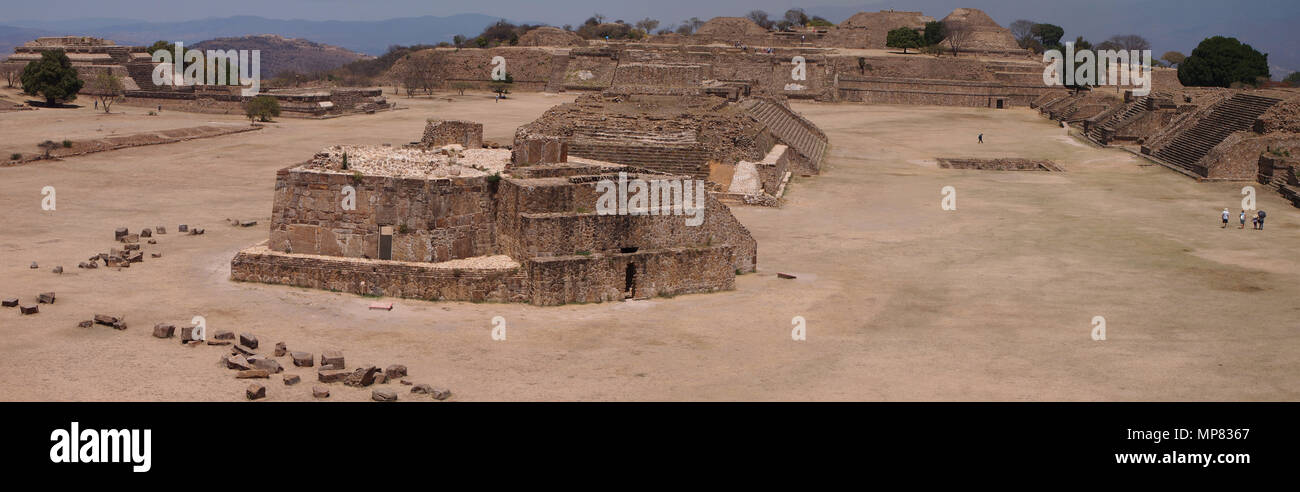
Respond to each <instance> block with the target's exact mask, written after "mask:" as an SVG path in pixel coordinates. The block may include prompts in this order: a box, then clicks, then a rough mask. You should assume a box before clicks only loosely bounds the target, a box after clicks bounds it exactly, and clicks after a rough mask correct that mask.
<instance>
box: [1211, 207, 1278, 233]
mask: <svg viewBox="0 0 1300 492" xmlns="http://www.w3.org/2000/svg"><path fill="white" fill-rule="evenodd" d="M1265 216H1267V214H1265V213H1264V211H1263V210H1257V211H1255V214H1254V215H1252V216H1251V218H1250V223H1251V224H1252V226H1253V227H1252V228H1253V229H1255V230H1257V231H1262V230H1264V217H1265ZM1230 217H1232V212H1230V211H1228V209H1226V208H1225V209H1223V214H1222V218H1223V228H1224V229H1227V228H1228V219H1229V218H1230ZM1237 220H1239V221H1241V227H1239V229H1245V228H1246V211H1245V210H1242V211H1241V213H1240V214H1238V215H1237Z"/></svg>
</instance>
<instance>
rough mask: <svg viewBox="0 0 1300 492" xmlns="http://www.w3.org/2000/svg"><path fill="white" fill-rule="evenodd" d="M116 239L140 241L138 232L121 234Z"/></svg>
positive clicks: (125, 241) (132, 241) (126, 241)
mask: <svg viewBox="0 0 1300 492" xmlns="http://www.w3.org/2000/svg"><path fill="white" fill-rule="evenodd" d="M118 241H122V242H124V243H138V242H140V235H139V234H127V235H125V236H122V237H121V238H120V239H118Z"/></svg>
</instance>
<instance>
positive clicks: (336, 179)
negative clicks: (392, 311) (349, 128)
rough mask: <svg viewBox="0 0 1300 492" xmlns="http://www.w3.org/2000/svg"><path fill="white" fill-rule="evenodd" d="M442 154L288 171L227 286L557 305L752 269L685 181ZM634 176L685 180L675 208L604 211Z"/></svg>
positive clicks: (652, 176)
mask: <svg viewBox="0 0 1300 492" xmlns="http://www.w3.org/2000/svg"><path fill="white" fill-rule="evenodd" d="M453 147H454V146H453ZM443 150H445V151H446V152H447V153H443V151H442V150H440V151H431V150H428V149H425V148H423V147H421V146H412V147H408V148H400V149H393V148H387V147H369V148H361V147H355V146H351V147H346V146H338V147H332V148H329V149H326V150H325V151H323V152H321V153H319V154H317V155H316V156H314V157H313V158H312V159H311V160H309V161H308V162H306V163H305V164H302V165H298V166H291V167H287V168H284V169H281V170H280V171H278V172H277V175H276V186H275V201H274V205H273V208H272V218H271V233H270V237H269V239H268V240H267V241H265V242H264V243H261V244H258V245H255V246H253V247H250V248H248V249H246V250H244V251H241V252H239V253H238V254H237V255H236V256H235V258H234V259H233V260H232V261H231V278H232V279H234V280H238V281H253V282H264V283H275V284H285V285H295V286H300V287H309V288H318V289H330V290H338V291H342V292H349V293H355V294H362V295H385V296H397V297H409V298H418V299H427V300H446V301H473V302H483V301H490V302H527V303H532V304H536V305H547V306H549V305H559V304H567V303H576V302H579V303H580V302H606V301H616V300H623V299H628V298H643V297H654V296H673V295H679V294H690V293H702V292H716V291H721V290H729V289H734V288H735V276H736V275H737V274H738V273H745V272H752V271H754V270H755V268H756V265H757V244H756V243H755V241H754V239H753V237H752V236H751V235H750V233H749V231H748V230H746V229H745V227H744V226H743V225H741V224H740V222H739V221H737V220H736V218H735V217H734V216H733V215H732V214H731V212H730V209H728V208H727V206H726V205H725V204H723V203H722V202H721V201H719V200H718V199H717V198H716V197H714V196H712V195H709V194H707V193H705V190H704V186H705V183H704V181H698V180H695V179H694V178H693V177H691V176H689V175H675V174H669V173H663V172H658V171H654V170H648V169H640V168H636V167H632V166H627V165H622V164H615V163H608V162H599V161H589V160H585V159H580V160H577V161H574V162H568V161H567V159H566V160H564V161H561V162H554V163H536V164H532V165H527V166H520V167H517V168H513V169H506V168H505V162H506V161H507V160H508V159H509V158H510V157H509V155H508V154H506V153H502V151H497V150H494V149H479V151H480V152H496V153H495V154H491V155H490V157H491V158H492V159H496V160H498V161H500V165H501V168H499V169H494V168H490V167H489V168H487V169H486V170H485V169H480V168H479V167H480V166H474V165H470V166H466V165H465V161H467V160H468V156H467V155H466V154H458V155H462V156H464V157H462V158H458V159H453V156H452V155H450V153H451V152H454V149H452V148H450V147H447V148H444V149H443ZM343 152H348V155H349V158H348V162H349V165H348V166H347V167H346V169H345V168H344V166H343V160H342V154H343ZM463 152H465V153H468V152H470V151H468V150H467V151H463ZM560 155H561V157H563V152H561V153H560ZM353 156H355V157H353ZM627 180H643V181H644V182H647V183H648V182H660V183H668V182H676V183H677V185H678V186H679V187H681V188H679V189H681V190H682V191H683V192H679V193H678V194H677V195H673V194H671V193H667V194H665V195H663V196H666V197H668V198H662V197H661V199H663V200H670V201H673V200H676V201H677V203H668V202H664V203H665V205H675V206H677V211H678V212H677V213H673V212H672V211H673V208H671V207H669V208H664V209H663V211H662V212H660V211H659V209H654V210H653V211H647V210H646V209H636V210H630V209H626V208H625V209H624V210H622V211H621V212H619V211H612V212H611V211H609V210H605V209H601V208H599V207H598V206H597V205H598V204H599V203H601V202H599V200H601V199H602V198H603V197H605V196H607V194H608V192H607V191H601V190H602V188H601V187H602V186H604V184H611V185H612V184H613V183H616V182H617V183H622V182H626V181H627ZM692 184H694V185H693V186H691V185H692ZM687 186H689V187H687ZM654 200H655V201H654V202H652V203H655V202H658V199H654ZM681 200H685V201H684V202H683V201H681ZM695 219H698V221H693V220H695Z"/></svg>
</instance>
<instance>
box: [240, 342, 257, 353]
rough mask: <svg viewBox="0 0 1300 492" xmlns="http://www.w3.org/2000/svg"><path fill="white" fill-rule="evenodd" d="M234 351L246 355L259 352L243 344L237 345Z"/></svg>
mask: <svg viewBox="0 0 1300 492" xmlns="http://www.w3.org/2000/svg"><path fill="white" fill-rule="evenodd" d="M234 351H235V352H237V353H241V354H244V355H256V354H257V352H256V351H254V350H253V349H251V348H248V347H247V346H245V345H243V344H239V345H235V348H234Z"/></svg>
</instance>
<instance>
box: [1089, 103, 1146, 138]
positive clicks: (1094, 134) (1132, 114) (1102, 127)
mask: <svg viewBox="0 0 1300 492" xmlns="http://www.w3.org/2000/svg"><path fill="white" fill-rule="evenodd" d="M1150 110H1151V96H1142V97H1140V98H1137V99H1135V100H1133V102H1131V103H1129V104H1128V105H1127V106H1125V107H1124V109H1123V110H1121V111H1119V112H1117V113H1115V114H1113V115H1111V117H1110V118H1107V119H1106V120H1105V121H1102V122H1100V123H1099V124H1097V125H1093V126H1092V127H1090V128H1089V129H1088V133H1087V135H1088V139H1089V140H1092V141H1093V142H1096V143H1097V144H1099V145H1108V144H1109V143H1110V141H1111V139H1112V138H1114V137H1115V130H1116V129H1118V128H1119V127H1121V126H1123V125H1124V123H1126V122H1128V121H1131V120H1132V119H1134V118H1137V117H1138V116H1141V115H1142V114H1143V113H1146V112H1147V111H1150Z"/></svg>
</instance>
